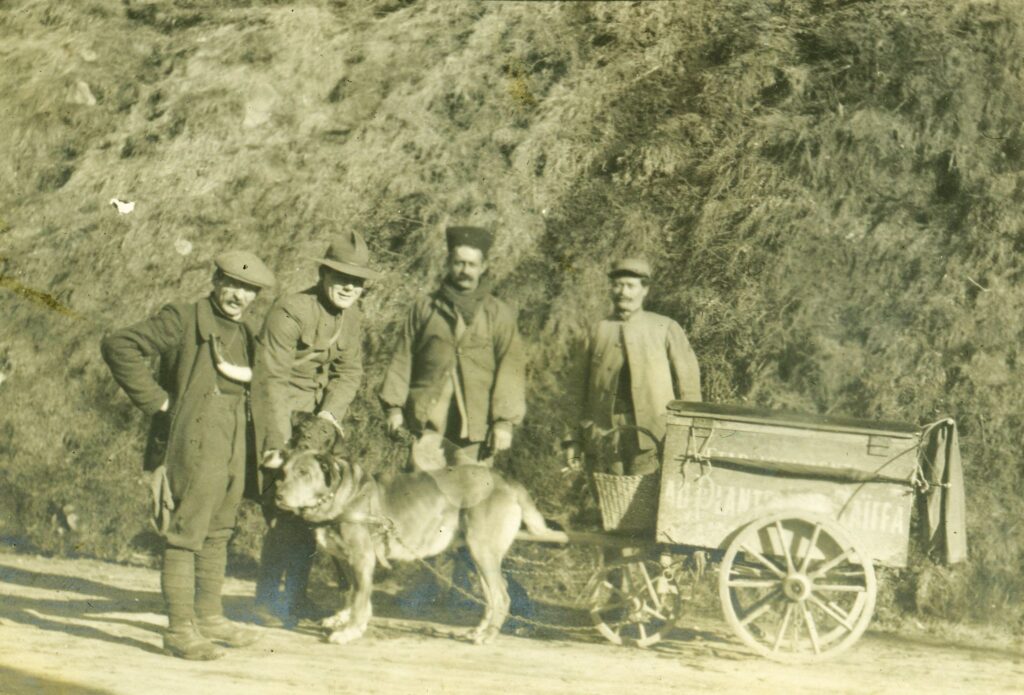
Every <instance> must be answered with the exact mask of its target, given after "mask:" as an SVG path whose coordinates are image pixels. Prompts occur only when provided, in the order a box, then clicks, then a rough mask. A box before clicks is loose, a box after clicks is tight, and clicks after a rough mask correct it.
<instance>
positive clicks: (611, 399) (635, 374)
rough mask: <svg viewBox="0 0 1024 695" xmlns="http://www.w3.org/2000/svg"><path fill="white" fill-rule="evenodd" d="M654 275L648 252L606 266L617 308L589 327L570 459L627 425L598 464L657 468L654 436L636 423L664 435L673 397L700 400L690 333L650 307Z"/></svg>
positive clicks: (574, 386) (575, 395) (613, 468)
mask: <svg viewBox="0 0 1024 695" xmlns="http://www.w3.org/2000/svg"><path fill="white" fill-rule="evenodd" d="M650 277H651V266H650V264H649V263H648V262H647V261H646V260H645V259H643V258H623V259H620V260H618V261H616V262H615V263H614V264H613V265H612V267H611V270H610V271H609V273H608V279H609V280H610V288H609V289H610V295H611V300H612V305H613V309H614V310H613V312H612V315H611V316H609V317H608V318H606V319H603V320H602V321H599V322H598V323H597V325H595V326H594V327H593V329H592V330H591V331H590V334H589V336H588V338H587V341H586V343H585V345H584V348H583V349H582V350H581V351H580V356H579V358H578V360H577V373H576V375H575V376H574V377H573V379H572V383H571V384H570V392H569V393H570V398H571V400H572V405H571V408H572V414H573V417H574V419H575V421H574V423H573V426H574V431H573V432H572V433H571V434H570V436H569V437H568V438H567V439H566V441H565V447H566V455H567V458H568V460H569V463H570V466H572V467H577V466H578V459H579V455H580V450H581V448H583V447H585V448H586V450H587V453H588V454H589V455H590V456H591V457H592V458H596V454H597V449H598V447H597V446H596V443H597V442H596V436H600V435H601V434H602V433H604V432H608V431H609V430H611V429H612V428H615V427H624V428H625V429H621V430H619V431H617V432H616V433H615V434H614V435H612V436H611V444H612V450H613V451H614V455H613V456H612V457H611V460H610V461H596V463H597V466H598V467H599V468H604V469H605V470H604V471H602V472H606V473H615V474H619V475H622V474H626V475H645V474H649V473H654V472H655V471H657V470H658V461H657V456H656V447H655V445H654V442H653V441H651V439H650V438H649V437H647V436H645V435H643V434H638V432H637V431H636V430H635V429H630V428H635V427H641V428H644V429H646V430H649V431H650V432H651V433H652V434H653V435H654V436H655V437H657V438H658V439H659V440H660V439H662V438H663V437H664V436H665V409H666V406H667V405H668V404H669V402H670V401H672V400H687V401H699V400H701V395H700V367H699V366H698V364H697V357H696V355H695V354H694V352H693V349H692V348H691V347H690V341H689V340H688V339H687V337H686V333H685V332H684V331H683V329H682V328H681V327H680V326H679V324H678V323H676V322H675V321H673V320H672V319H670V318H668V317H667V316H661V315H659V314H655V313H653V312H649V311H644V308H643V306H644V299H646V297H647V293H648V291H649V290H650V286H649V285H650Z"/></svg>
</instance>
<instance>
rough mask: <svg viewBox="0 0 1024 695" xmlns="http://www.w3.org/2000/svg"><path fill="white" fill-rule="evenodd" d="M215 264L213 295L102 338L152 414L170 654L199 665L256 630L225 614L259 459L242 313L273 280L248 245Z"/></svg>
mask: <svg viewBox="0 0 1024 695" xmlns="http://www.w3.org/2000/svg"><path fill="white" fill-rule="evenodd" d="M214 263H215V265H216V270H215V271H214V274H213V291H212V292H211V293H210V295H209V297H207V298H204V299H202V300H200V301H198V302H195V303H193V304H187V303H180V304H168V305H167V306H165V307H164V308H163V309H161V310H160V311H159V312H158V313H157V314H156V315H155V316H153V317H152V318H149V319H147V320H145V321H142V322H140V323H137V324H135V325H133V326H129V327H128V328H123V329H121V330H119V331H115V332H114V333H112V334H110V335H109V336H107V337H106V338H105V339H104V340H103V343H102V352H103V358H104V360H105V361H106V362H107V364H108V365H109V367H110V371H111V372H112V373H113V375H114V379H115V380H116V381H117V382H118V384H120V385H121V387H122V388H123V389H124V390H125V392H126V393H127V394H128V397H129V398H130V399H131V400H132V402H133V403H135V405H136V406H138V407H139V408H140V409H141V410H142V411H143V412H144V413H146V414H147V415H149V416H152V424H151V426H150V431H149V440H148V442H147V445H146V458H145V468H146V470H151V471H153V472H154V473H153V475H154V486H153V489H154V494H155V498H154V505H155V509H156V514H155V516H156V519H155V523H156V524H157V526H158V528H159V530H160V532H161V534H162V535H163V537H164V538H165V540H166V547H165V548H164V556H163V570H162V571H161V574H160V586H161V590H162V592H163V596H164V601H165V603H166V606H167V615H168V630H167V632H166V633H165V634H164V650H165V652H166V653H168V654H171V655H173V656H178V657H181V658H184V659H193V660H210V659H216V658H218V657H220V656H222V655H223V652H222V651H221V649H220V648H219V647H217V646H216V645H214V643H213V642H214V641H216V642H220V643H223V644H226V645H227V646H229V647H242V646H246V645H248V644H252V643H253V642H255V641H256V638H257V637H258V634H257V633H256V632H254V631H253V630H251V629H249V628H244V627H242V626H240V625H237V624H235V623H232V622H230V621H229V620H227V619H226V618H225V617H224V613H223V609H222V606H221V596H220V594H221V587H222V585H223V583H224V568H225V565H226V564H227V544H228V539H229V538H230V537H231V533H232V530H233V529H234V526H235V517H236V514H237V512H238V507H239V504H240V502H241V500H242V493H243V490H244V487H245V479H246V468H247V467H249V466H252V467H253V468H255V464H256V461H255V452H254V451H252V450H251V448H250V447H249V436H250V434H251V433H250V427H251V420H250V417H249V381H250V379H251V376H252V369H251V365H252V356H253V340H252V332H251V330H250V329H249V327H248V326H247V325H246V324H245V323H243V322H242V317H243V315H244V314H245V311H246V309H247V308H248V307H249V305H250V304H251V303H252V301H253V300H254V299H255V298H256V295H257V294H258V293H259V292H260V290H261V289H266V288H269V287H272V286H273V285H274V275H273V273H271V272H270V270H269V269H268V268H267V267H266V265H264V264H263V262H262V261H261V260H260V259H259V258H257V257H256V256H254V255H253V254H251V253H246V252H243V251H229V252H227V253H224V254H221V255H220V256H218V257H217V258H216V259H215V260H214ZM152 357H156V358H157V359H158V361H159V364H158V369H157V375H156V376H154V374H153V372H152V371H151V369H150V367H149V362H148V360H149V359H150V358H152Z"/></svg>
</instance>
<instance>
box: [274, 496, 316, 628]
mask: <svg viewBox="0 0 1024 695" xmlns="http://www.w3.org/2000/svg"><path fill="white" fill-rule="evenodd" d="M281 521H284V519H282V520H281ZM285 527H286V536H287V540H288V544H287V546H286V555H285V578H284V605H285V611H286V613H285V615H286V621H290V622H292V623H294V622H297V621H298V620H299V619H300V618H314V619H315V618H317V617H318V616H317V615H315V608H314V607H313V606H312V605H311V602H310V601H309V598H308V597H307V596H306V589H307V588H308V587H309V573H310V571H311V570H312V569H313V556H314V555H315V553H316V535H315V534H314V532H313V530H312V529H311V528H309V527H308V526H306V524H305V523H304V522H303V521H302V520H300V519H298V518H295V517H292V516H289V517H288V518H287V522H286V523H285Z"/></svg>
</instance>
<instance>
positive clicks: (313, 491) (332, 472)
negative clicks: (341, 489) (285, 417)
mask: <svg viewBox="0 0 1024 695" xmlns="http://www.w3.org/2000/svg"><path fill="white" fill-rule="evenodd" d="M341 476H342V472H341V470H340V468H339V467H338V465H337V464H336V463H335V461H334V460H333V459H332V458H331V455H330V454H325V453H323V452H321V451H316V450H310V449H307V450H294V451H292V452H290V453H289V454H288V455H287V457H286V459H285V463H284V465H283V466H281V470H280V472H279V478H278V480H277V486H276V487H277V490H276V493H275V496H274V502H275V503H276V504H277V506H278V507H280V508H281V509H284V510H285V511H290V512H295V513H296V514H300V515H301V514H302V512H303V511H305V510H314V509H317V508H319V507H324V506H327V502H328V501H330V498H331V497H332V496H333V495H334V493H335V492H337V489H338V486H339V485H340V483H341V482H342V481H341Z"/></svg>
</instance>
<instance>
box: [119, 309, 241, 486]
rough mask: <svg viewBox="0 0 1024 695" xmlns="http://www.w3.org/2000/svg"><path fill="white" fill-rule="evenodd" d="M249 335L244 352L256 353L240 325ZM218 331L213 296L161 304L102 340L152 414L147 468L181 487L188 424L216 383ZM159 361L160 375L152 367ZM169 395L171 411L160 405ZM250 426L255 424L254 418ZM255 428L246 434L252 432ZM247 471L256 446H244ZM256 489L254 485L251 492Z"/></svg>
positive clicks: (189, 450) (190, 463) (188, 459)
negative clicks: (161, 468)
mask: <svg viewBox="0 0 1024 695" xmlns="http://www.w3.org/2000/svg"><path fill="white" fill-rule="evenodd" d="M240 325H241V327H242V330H243V332H244V335H245V340H246V343H247V345H246V354H248V355H250V359H251V356H252V354H253V349H254V344H253V331H252V330H251V328H250V327H249V326H248V325H246V324H244V323H242V324H240ZM215 332H216V323H215V319H214V316H213V306H212V304H211V300H210V299H202V300H200V301H199V302H196V303H194V304H186V303H176V304H168V305H166V306H165V307H163V308H162V309H161V310H160V311H159V312H157V314H156V315H154V316H152V317H151V318H148V319H146V320H144V321H140V322H139V323H136V324H134V325H132V326H129V327H127V328H122V329H120V330H117V331H114V332H113V333H111V334H110V335H109V336H107V337H106V338H104V339H103V342H102V344H101V351H102V354H103V359H104V360H105V361H106V363H107V365H108V366H109V367H110V371H111V373H112V374H113V375H114V379H115V380H116V381H117V383H118V384H120V385H121V387H122V388H123V389H124V391H125V393H127V394H128V397H129V398H130V399H131V401H132V402H133V403H134V404H135V405H136V406H138V408H139V409H140V410H142V412H144V413H145V414H146V415H149V416H151V422H150V427H149V436H148V438H147V442H146V453H145V456H144V459H143V466H144V468H145V470H147V471H151V470H154V469H156V468H157V467H159V466H160V465H166V466H167V473H168V475H169V476H171V477H173V478H174V479H176V480H177V481H180V482H179V484H180V485H181V486H182V487H183V488H187V477H188V476H189V475H190V474H191V472H192V471H193V470H194V467H195V465H196V461H195V460H193V459H194V457H195V451H194V447H190V443H189V442H188V441H187V438H186V437H185V436H184V430H185V428H184V426H183V425H184V423H186V422H188V421H189V420H190V419H191V418H194V417H196V415H197V414H198V413H197V409H198V408H199V407H200V405H201V404H202V403H203V402H204V401H205V400H206V399H207V398H209V396H210V394H211V393H213V391H214V389H215V388H216V385H217V371H216V367H215V366H214V361H213V353H212V350H211V347H210V341H211V340H212V337H213V335H214V334H215ZM154 358H155V359H156V360H157V370H156V375H155V376H154V374H153V369H152V366H151V364H150V363H151V360H152V359H154ZM165 400H170V408H169V409H168V411H167V412H160V406H161V405H163V403H164V401H165ZM250 428H251V423H250ZM251 436H252V432H251V429H250V431H249V432H247V437H251ZM246 448H247V450H248V456H249V460H248V461H246V470H247V472H250V471H252V470H254V469H255V458H254V457H255V451H254V450H253V447H251V446H250V447H246ZM251 492H252V490H250V494H251Z"/></svg>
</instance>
